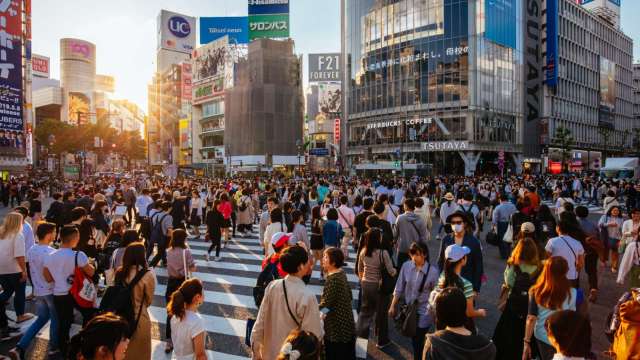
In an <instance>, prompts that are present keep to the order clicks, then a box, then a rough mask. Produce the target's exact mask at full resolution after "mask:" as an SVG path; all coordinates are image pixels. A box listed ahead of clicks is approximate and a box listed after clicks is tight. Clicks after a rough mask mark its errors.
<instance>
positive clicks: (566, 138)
mask: <svg viewBox="0 0 640 360" xmlns="http://www.w3.org/2000/svg"><path fill="white" fill-rule="evenodd" d="M575 143H576V142H575V140H574V138H573V135H571V130H569V129H567V128H565V127H562V126H560V127H558V128H557V129H556V134H555V136H554V138H553V144H554V145H555V146H558V147H560V151H561V154H562V169H563V170H564V171H565V172H568V171H569V166H568V163H567V159H568V158H569V155H570V153H571V148H572V147H574V146H575Z"/></svg>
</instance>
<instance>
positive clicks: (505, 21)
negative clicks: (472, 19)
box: [484, 0, 519, 49]
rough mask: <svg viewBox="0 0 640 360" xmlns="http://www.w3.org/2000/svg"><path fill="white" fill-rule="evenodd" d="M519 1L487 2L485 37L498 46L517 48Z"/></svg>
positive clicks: (491, 0) (488, 0)
mask: <svg viewBox="0 0 640 360" xmlns="http://www.w3.org/2000/svg"><path fill="white" fill-rule="evenodd" d="M517 1H519V0H486V1H485V15H484V18H485V34H484V37H485V38H487V39H489V40H491V41H493V42H495V43H496V44H499V45H502V46H507V47H510V48H514V49H515V47H516V36H517V31H516V21H517V19H518V16H517V10H518V4H517Z"/></svg>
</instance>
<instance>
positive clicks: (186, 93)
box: [180, 62, 193, 100]
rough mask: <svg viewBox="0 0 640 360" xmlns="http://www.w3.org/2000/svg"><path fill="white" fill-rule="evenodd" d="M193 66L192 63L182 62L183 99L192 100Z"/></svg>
mask: <svg viewBox="0 0 640 360" xmlns="http://www.w3.org/2000/svg"><path fill="white" fill-rule="evenodd" d="M191 68H192V67H191V63H188V62H185V63H182V76H181V77H180V79H181V86H180V88H181V93H182V100H191V90H192V87H191V82H192V81H193V75H192V71H191Z"/></svg>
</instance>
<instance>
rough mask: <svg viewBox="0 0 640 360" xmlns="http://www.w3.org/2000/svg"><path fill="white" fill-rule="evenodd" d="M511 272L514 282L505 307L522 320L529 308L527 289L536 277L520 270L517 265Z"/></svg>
mask: <svg viewBox="0 0 640 360" xmlns="http://www.w3.org/2000/svg"><path fill="white" fill-rule="evenodd" d="M513 270H514V271H515V273H516V280H515V281H514V282H513V287H512V288H511V293H509V297H508V298H507V306H508V307H509V308H510V309H511V311H512V312H513V313H514V314H515V315H516V316H517V317H519V318H520V319H524V318H525V317H526V316H527V310H528V307H529V288H530V287H531V286H532V285H533V284H534V283H535V281H536V277H537V275H532V274H529V273H526V272H524V271H522V270H520V266H518V265H515V266H514V267H513Z"/></svg>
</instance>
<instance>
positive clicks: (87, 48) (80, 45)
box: [60, 39, 96, 64]
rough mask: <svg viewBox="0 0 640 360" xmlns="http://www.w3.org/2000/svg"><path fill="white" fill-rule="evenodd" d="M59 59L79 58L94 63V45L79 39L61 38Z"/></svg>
mask: <svg viewBox="0 0 640 360" xmlns="http://www.w3.org/2000/svg"><path fill="white" fill-rule="evenodd" d="M60 46H61V56H60V60H80V61H84V62H88V63H93V64H95V62H96V46H95V45H94V44H93V43H90V42H88V41H84V40H80V39H61V40H60Z"/></svg>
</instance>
